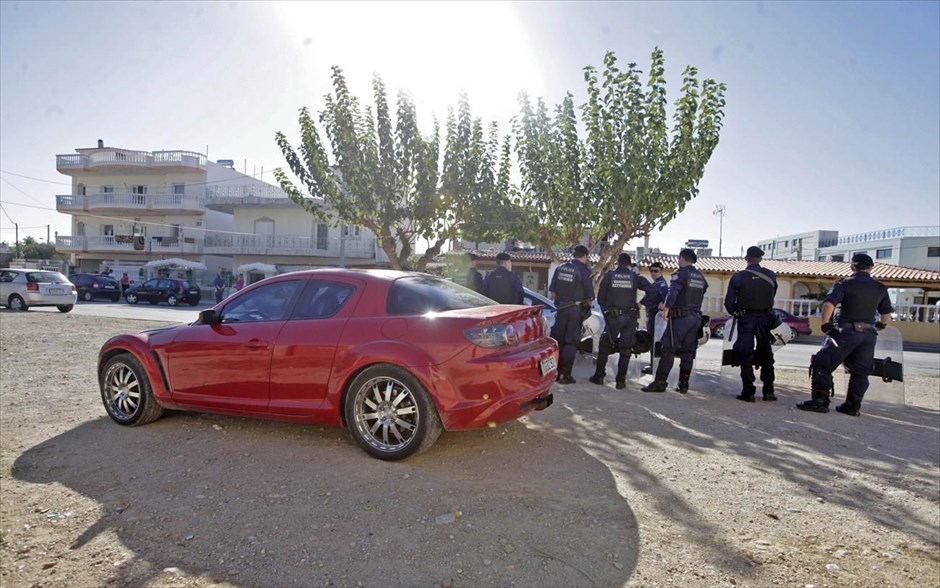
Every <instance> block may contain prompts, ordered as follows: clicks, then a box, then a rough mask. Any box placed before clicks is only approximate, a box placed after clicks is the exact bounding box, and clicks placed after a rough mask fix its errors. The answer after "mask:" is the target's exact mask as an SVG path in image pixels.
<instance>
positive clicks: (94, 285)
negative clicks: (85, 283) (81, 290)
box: [91, 282, 98, 290]
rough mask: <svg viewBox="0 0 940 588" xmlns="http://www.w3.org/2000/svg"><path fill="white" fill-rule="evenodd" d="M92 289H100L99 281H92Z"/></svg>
mask: <svg viewBox="0 0 940 588" xmlns="http://www.w3.org/2000/svg"><path fill="white" fill-rule="evenodd" d="M91 289H92V290H97V289H98V282H92V283H91Z"/></svg>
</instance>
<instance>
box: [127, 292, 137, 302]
mask: <svg viewBox="0 0 940 588" xmlns="http://www.w3.org/2000/svg"><path fill="white" fill-rule="evenodd" d="M124 300H127V303H128V304H137V294H134V293H133V292H128V294H127V296H125V297H124Z"/></svg>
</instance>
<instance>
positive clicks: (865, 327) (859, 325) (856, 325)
mask: <svg viewBox="0 0 940 588" xmlns="http://www.w3.org/2000/svg"><path fill="white" fill-rule="evenodd" d="M839 328H840V329H850V330H853V331H855V332H856V333H864V332H865V331H871V330H874V328H875V323H866V322H862V321H854V322H844V323H843V322H840V323H839Z"/></svg>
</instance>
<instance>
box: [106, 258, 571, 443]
mask: <svg viewBox="0 0 940 588" xmlns="http://www.w3.org/2000/svg"><path fill="white" fill-rule="evenodd" d="M541 312H542V308H541V307H540V306H509V305H495V304H494V303H493V301H492V300H490V299H488V298H485V297H483V296H481V295H479V294H477V293H475V292H473V291H471V290H468V289H466V288H464V287H463V286H459V285H457V284H454V283H453V282H450V281H447V280H443V279H440V278H437V277H434V276H430V275H426V274H416V273H407V272H397V271H385V270H340V269H335V270H334V269H329V270H310V271H303V272H295V273H290V274H283V275H279V276H276V277H273V278H269V279H267V280H264V281H261V282H258V283H256V284H252V285H251V286H250V287H248V288H246V289H244V290H242V291H240V292H238V293H237V294H235V295H234V296H231V297H230V298H227V299H226V300H224V301H222V302H221V303H219V304H217V305H216V306H215V307H214V308H212V309H208V310H204V311H202V312H201V313H200V314H199V319H198V320H196V322H194V323H193V324H191V325H185V326H176V327H166V328H160V329H151V330H147V331H143V332H141V333H137V334H127V335H118V336H116V337H112V338H111V339H110V340H108V341H107V342H106V343H105V344H104V346H103V347H102V348H101V352H100V354H99V357H98V382H99V386H100V388H101V398H102V400H103V402H104V406H105V409H106V410H107V412H108V415H109V416H110V417H111V418H112V419H113V420H114V421H116V422H117V423H119V424H121V425H130V426H133V425H143V424H145V423H149V422H151V421H153V420H155V419H157V418H159V417H160V416H161V414H162V413H163V410H164V409H165V408H168V409H183V410H195V411H205V412H217V413H224V414H232V415H243V416H254V417H264V418H271V419H280V420H287V421H297V422H304V423H312V424H313V423H315V424H319V425H336V426H345V427H347V428H348V429H349V431H350V432H351V433H352V436H353V438H354V439H355V440H356V442H357V443H358V444H359V445H360V446H361V447H362V448H363V449H364V450H365V451H366V452H367V453H369V454H370V455H373V456H375V457H378V458H380V459H385V460H398V459H404V458H406V457H408V456H410V455H413V454H415V453H418V452H420V451H423V450H424V449H427V448H428V447H430V446H431V445H432V444H433V443H434V441H435V440H437V438H438V436H439V435H440V434H441V431H442V430H443V429H446V430H461V429H474V428H479V427H484V426H487V425H491V424H494V423H500V422H504V421H509V420H512V419H516V418H518V417H520V416H522V415H524V414H526V413H528V412H531V411H533V410H542V409H544V408H546V407H548V406H549V405H550V404H551V403H552V394H551V392H550V391H549V390H550V388H551V386H552V383H553V382H554V381H555V375H556V374H555V372H556V366H557V363H558V346H557V344H556V343H555V341H554V340H553V339H550V338H549V337H548V336H547V334H546V333H545V332H544V329H543V326H542V325H543V323H542V318H541Z"/></svg>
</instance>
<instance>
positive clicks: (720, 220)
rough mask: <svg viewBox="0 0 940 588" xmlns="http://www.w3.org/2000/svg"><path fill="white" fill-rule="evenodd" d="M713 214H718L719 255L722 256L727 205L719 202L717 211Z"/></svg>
mask: <svg viewBox="0 0 940 588" xmlns="http://www.w3.org/2000/svg"><path fill="white" fill-rule="evenodd" d="M712 214H715V215H718V257H721V238H722V233H723V232H724V225H725V205H724V204H719V205H718V206H716V207H715V212H713V213H712Z"/></svg>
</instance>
